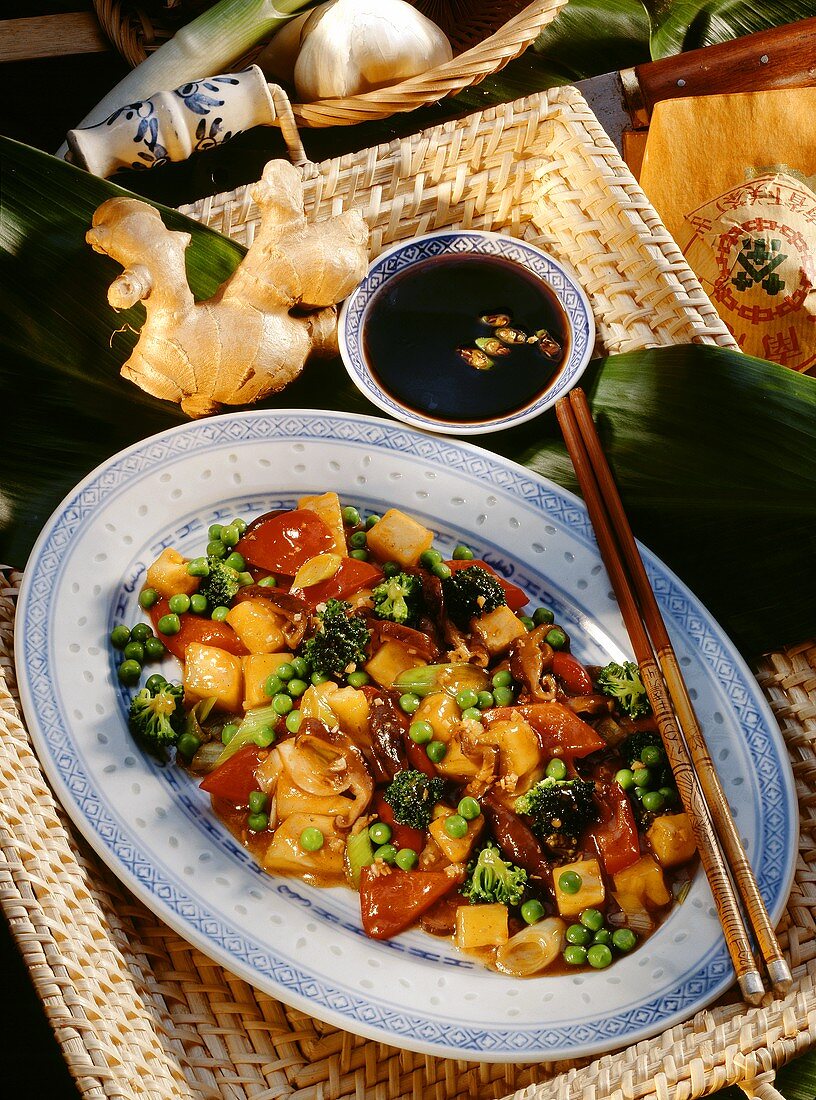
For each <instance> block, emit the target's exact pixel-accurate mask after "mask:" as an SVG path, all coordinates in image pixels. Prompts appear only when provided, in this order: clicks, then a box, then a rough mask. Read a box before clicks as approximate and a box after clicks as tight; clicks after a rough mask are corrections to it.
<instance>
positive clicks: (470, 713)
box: [462, 707, 482, 722]
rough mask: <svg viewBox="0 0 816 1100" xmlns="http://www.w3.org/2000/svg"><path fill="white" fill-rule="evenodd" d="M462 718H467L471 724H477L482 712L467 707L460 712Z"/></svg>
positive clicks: (475, 708)
mask: <svg viewBox="0 0 816 1100" xmlns="http://www.w3.org/2000/svg"><path fill="white" fill-rule="evenodd" d="M462 717H463V718H469V719H470V720H471V721H473V722H479V721H481V718H482V712H481V711H480V710H479V708H478V707H467V708H466V709H465V710H463V711H462Z"/></svg>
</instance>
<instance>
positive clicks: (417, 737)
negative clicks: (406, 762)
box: [408, 718, 434, 745]
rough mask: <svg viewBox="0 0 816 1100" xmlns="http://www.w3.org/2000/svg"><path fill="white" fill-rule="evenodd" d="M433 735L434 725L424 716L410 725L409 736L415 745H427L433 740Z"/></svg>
mask: <svg viewBox="0 0 816 1100" xmlns="http://www.w3.org/2000/svg"><path fill="white" fill-rule="evenodd" d="M433 735H434V731H433V726H432V725H431V723H430V722H426V721H424V720H423V719H422V718H419V719H417V721H416V722H412V723H411V725H410V726H409V727H408V736H409V737H410V738H411V740H412V741H413V742H414V744H415V745H427V744H428V742H429V741H432V740H433Z"/></svg>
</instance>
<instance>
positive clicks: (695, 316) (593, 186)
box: [0, 89, 816, 1100]
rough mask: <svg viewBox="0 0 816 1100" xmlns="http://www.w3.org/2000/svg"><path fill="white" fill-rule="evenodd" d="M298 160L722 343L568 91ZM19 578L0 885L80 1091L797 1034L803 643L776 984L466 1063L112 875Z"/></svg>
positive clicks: (808, 745) (766, 669) (284, 1087)
mask: <svg viewBox="0 0 816 1100" xmlns="http://www.w3.org/2000/svg"><path fill="white" fill-rule="evenodd" d="M310 168H311V170H312V171H311V173H310V178H309V180H308V185H307V198H308V208H309V212H310V216H311V217H313V218H326V217H331V216H332V215H333V214H335V213H336V212H338V211H340V210H342V209H344V208H345V207H348V206H350V205H352V204H354V205H356V206H358V207H359V208H361V209H362V210H363V211H364V213H365V214H366V216H367V218H368V221H369V224H370V226H371V230H372V243H373V250H374V251H375V252H377V251H379V250H381V249H382V248H384V247H385V246H386V245H388V244H390V243H391V242H393V241H395V240H398V239H400V238H404V237H408V236H410V235H411V234H414V233H421V232H426V231H429V230H432V229H434V228H436V227H439V228H441V227H447V226H454V225H458V226H474V227H478V228H484V229H492V230H498V231H504V232H508V233H513V234H515V235H519V236H523V237H525V238H526V239H528V240H531V241H534V242H536V243H539V244H541V245H543V246H544V247H545V248H547V249H548V250H549V251H551V252H553V253H555V254H556V255H557V256H558V257H559V258H560V259H562V260H563V261H565V262H566V263H568V264H571V265H572V266H573V267H574V268H576V269H577V271H578V275H579V278H580V280H581V282H582V283H583V285H584V287H585V288H586V290H587V292H588V294H589V296H590V299H591V301H592V306H593V309H594V312H595V317H596V322H597V326H598V334H599V339H600V343H601V346H602V347H603V348H604V349H606V350H609V351H627V350H634V349H636V348H642V347H645V346H654V345H659V344H669V343H676V342H687V341H698V342H701V343H716V344H720V345H723V346H728V347H733V346H734V344H733V340H732V338H731V336H730V334H729V333H728V331H727V329H726V328H725V326H724V325H723V324H722V322H721V321H720V320H719V318H718V317H717V315H716V313H715V312H714V310H713V308H712V307H711V304H710V302H709V301H708V299H707V298H706V297H705V295H704V294H703V292H702V290H701V289H700V286H699V284H698V282H697V280H696V279H695V277H694V275H693V274H692V272H691V271H690V269H689V268H688V266H687V264H686V262H685V260H684V258H683V256H682V255H681V253H680V252H679V250H678V249H677V247H676V245H675V244H674V242H673V241H672V240H671V238H670V237H669V236H668V234H667V233H666V231H665V229H664V228H663V227H662V225H661V223H660V221H659V220H658V218H657V216H656V215H655V213H654V211H653V210H652V209H651V207H650V206H649V204H648V202H647V200H646V199H645V197H644V196H643V193H642V192H641V191H640V189H639V188H638V186H637V184H636V183H635V181H634V180H633V179H632V177H631V175H630V174H629V172H628V171H627V169H626V168H625V166H624V165H623V164H622V162H621V161H620V158H619V157H618V154H617V152H616V151H615V149H614V147H613V146H612V144H611V142H609V140H608V139H607V138H606V136H605V134H604V133H603V131H602V130H601V129H600V127H599V126H598V124H597V122H596V121H595V119H594V117H593V116H592V114H591V113H590V112H589V110H588V108H587V107H586V104H585V103H584V101H583V100H582V99H581V97H580V96H579V95H578V94H577V93H576V92H575V91H574V90H568V89H559V90H557V91H553V92H550V93H547V94H545V95H540V96H535V97H532V98H530V99H528V100H522V101H520V102H518V103H515V104H507V105H505V106H503V107H501V108H497V109H493V110H490V111H487V112H484V113H483V114H478V115H474V116H472V117H471V118H469V119H467V120H465V121H462V122H459V123H456V124H454V123H448V124H446V125H445V126H441V127H437V128H436V129H434V130H430V131H427V132H425V133H422V134H418V135H416V136H414V137H411V138H408V139H405V140H403V141H399V142H394V143H393V144H392V145H390V146H384V147H382V148H380V149H368V150H365V151H363V152H361V153H356V154H353V155H349V156H346V157H343V158H340V159H339V160H334V161H329V162H327V163H325V164H322V165H317V166H315V165H312V166H310ZM189 212H191V213H193V214H194V215H195V216H196V217H199V218H200V219H201V220H203V221H206V222H208V223H209V224H211V225H214V226H215V227H216V228H219V229H222V230H224V231H226V232H228V233H230V234H231V235H233V236H234V237H237V238H238V239H240V240H241V241H243V242H244V243H246V242H248V241H249V240H251V238H252V234H253V232H254V228H255V226H256V224H257V222H256V214H257V212H256V211H255V210H254V208H253V206H252V203H251V200H250V198H249V195H248V192H247V190H246V189H242V190H241V191H239V192H236V193H233V194H230V195H224V196H218V197H215V198H213V199H208V200H206V201H205V202H203V203H199V204H197V205H196V206H194V207H192V208H190V211H189ZM18 583H19V577H18V576H16V575H13V574H9V575H8V578H7V580H6V581H5V583H4V580H3V576H2V575H1V574H0V833H2V847H1V848H0V902H2V905H3V907H4V910H5V913H6V916H7V918H8V920H9V923H10V925H11V928H12V931H13V932H14V934H15V936H16V938H17V942H18V943H19V945H20V948H21V951H22V953H23V955H24V958H25V960H26V963H27V965H28V967H29V970H30V972H31V975H32V978H33V980H34V982H35V985H36V987H37V989H38V991H39V993H40V995H41V997H42V999H43V1002H44V1005H45V1008H46V1011H47V1013H48V1015H49V1018H50V1020H51V1023H52V1026H53V1028H54V1030H55V1033H56V1035H57V1038H58V1040H59V1041H60V1043H61V1045H62V1049H63V1051H64V1054H65V1057H66V1061H67V1063H68V1065H69V1067H70V1069H71V1071H72V1073H73V1074H74V1076H75V1077H76V1079H77V1082H78V1084H79V1087H80V1090H81V1092H82V1093H83V1096H84V1097H86V1098H87V1100H217V1098H221V1100H275V1098H281V1100H284V1098H285V1100H425V1098H427V1100H493V1098H497V1097H512V1100H602V1098H610V1100H649V1098H652V1097H655V1098H659V1100H670V1098H672V1100H693V1098H694V1097H698V1096H703V1095H705V1094H707V1093H710V1092H713V1091H716V1090H717V1089H721V1088H723V1087H724V1086H726V1085H729V1084H734V1083H737V1084H740V1085H742V1086H743V1087H744V1088H745V1090H746V1091H747V1092H748V1093H749V1094H750V1095H752V1096H756V1097H759V1098H760V1100H780V1097H779V1093H778V1092H777V1091H776V1090H775V1089H774V1087H773V1077H774V1069H775V1067H776V1066H778V1065H780V1064H782V1063H783V1062H786V1061H788V1060H789V1059H791V1058H793V1057H795V1056H796V1055H798V1054H801V1053H803V1052H804V1051H805V1050H806V1049H808V1047H809V1046H810V1045H811V1044H812V1043H814V1042H816V934H815V933H816V928H814V913H816V875H814V871H813V865H814V859H816V646H797V647H794V648H792V649H789V650H786V651H784V652H780V653H775V654H771V655H770V656H769V657H768V658H766V659H764V660H763V661H762V662H761V664H760V666H759V667H758V669H757V675H758V677H759V680H760V683H761V684H762V686H763V688H764V690H765V692H766V695H767V697H768V699H769V701H770V704H771V707H772V708H773V710H774V711H775V713H776V715H777V717H778V719H779V722H780V726H781V729H782V732H783V735H784V737H785V740H786V743H787V745H788V749H789V752H790V755H791V758H792V761H793V769H794V774H795V778H796V786H797V794H798V797H799V806H800V814H801V834H800V840H799V858H798V862H797V868H796V880H795V885H794V887H793V892H792V894H791V898H790V901H789V904H788V909H787V913H786V916H785V918H784V919H783V922H782V926H781V940H782V943H783V946H784V948H785V950H786V952H787V954H788V956H789V959H790V962H791V965H792V968H793V973H794V986H793V988H792V989H791V991H790V993H789V994H788V995H787V996H786V997H785V998H784V999H783V1000H770V999H769V1000H768V1001H767V1002H766V1004H765V1005H764V1006H762V1007H760V1008H756V1009H746V1007H745V1005H743V1004H741V1003H736V1002H735V1000H734V998H733V997H730V998H729V997H727V998H725V999H724V1000H723V1001H722V1002H720V1003H719V1004H718V1005H716V1006H714V1007H712V1008H710V1009H708V1010H705V1011H703V1012H700V1013H698V1014H697V1016H695V1017H694V1018H693V1019H692V1020H690V1021H688V1022H687V1023H685V1024H680V1025H677V1026H675V1027H673V1028H671V1029H670V1030H669V1031H666V1032H664V1033H663V1034H662V1035H660V1036H657V1037H656V1038H654V1039H651V1040H648V1041H643V1042H641V1043H639V1044H637V1045H636V1046H634V1047H630V1048H628V1049H626V1050H623V1051H619V1052H618V1053H616V1054H614V1055H606V1056H604V1057H602V1058H598V1059H595V1060H593V1061H584V1062H581V1063H560V1064H554V1065H538V1066H513V1065H509V1066H503V1065H496V1064H489V1063H481V1064H476V1063H468V1062H463V1061H455V1060H448V1059H439V1058H433V1057H427V1056H425V1055H418V1054H412V1053H410V1052H409V1051H405V1050H401V1049H398V1048H395V1047H390V1046H385V1045H383V1044H379V1043H374V1042H371V1041H368V1040H365V1039H362V1038H359V1037H357V1036H355V1035H351V1034H348V1033H346V1032H343V1031H338V1030H337V1029H336V1028H334V1027H332V1026H330V1025H328V1024H324V1023H321V1022H319V1021H317V1020H314V1019H312V1018H310V1017H308V1016H305V1015H304V1014H303V1013H301V1012H298V1011H295V1010H293V1009H291V1008H288V1007H286V1006H285V1005H283V1004H281V1003H279V1002H278V1001H276V1000H275V999H274V998H272V997H269V996H267V995H266V994H263V993H260V992H258V991H257V990H255V989H254V988H252V987H251V986H249V985H247V984H246V983H245V982H243V981H241V980H239V979H237V978H235V977H234V976H233V975H231V974H229V973H228V972H227V971H225V970H223V969H222V968H221V967H220V966H218V965H216V964H215V963H212V962H210V961H209V960H208V959H207V958H205V957H204V956H203V955H201V954H200V953H199V952H198V951H197V950H195V949H194V948H192V947H191V946H190V945H189V944H187V943H186V942H185V941H183V940H182V939H180V938H179V937H178V936H177V935H176V934H175V933H173V932H172V931H171V930H170V929H169V928H167V927H166V926H165V925H163V924H162V923H161V922H160V921H158V920H157V919H156V917H154V916H153V915H152V913H150V912H149V911H148V910H147V909H145V908H144V906H143V905H142V904H141V903H140V902H138V901H136V900H135V899H134V898H133V897H131V896H130V895H129V894H128V893H127V891H126V890H125V889H124V888H123V887H122V886H121V885H120V884H119V883H118V882H117V880H116V879H115V878H114V877H113V876H112V875H111V874H110V873H109V872H108V871H107V870H106V869H105V868H104V867H103V866H102V865H101V864H100V862H99V861H98V860H97V858H96V857H95V856H94V855H93V853H92V852H91V851H90V850H89V848H88V847H87V846H86V845H85V843H84V842H83V841H82V840H81V839H79V838H77V837H76V835H75V834H74V833H73V831H72V829H71V827H70V825H69V824H68V822H67V820H66V818H65V816H64V815H63V814H62V811H61V810H60V808H59V807H58V806H57V805H56V804H55V802H54V800H53V797H52V796H51V793H50V791H49V789H48V787H47V785H46V783H45V781H44V779H43V776H42V772H41V771H40V768H39V765H38V762H37V759H36V757H35V756H34V753H33V751H32V749H31V744H30V741H29V739H28V735H27V733H26V730H25V728H24V726H23V724H22V721H21V719H20V715H19V710H18V706H17V702H16V698H15V694H14V685H15V675H14V666H13V659H12V656H11V651H12V645H11V634H12V619H13V614H14V598H15V595H16V591H17V587H18Z"/></svg>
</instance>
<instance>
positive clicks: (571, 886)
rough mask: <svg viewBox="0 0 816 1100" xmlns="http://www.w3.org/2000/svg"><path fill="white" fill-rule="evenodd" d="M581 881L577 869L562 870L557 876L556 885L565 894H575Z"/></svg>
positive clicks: (579, 887) (581, 883)
mask: <svg viewBox="0 0 816 1100" xmlns="http://www.w3.org/2000/svg"><path fill="white" fill-rule="evenodd" d="M583 882H584V880H583V879H582V878H581V876H580V875H579V874H578V872H577V871H564V872H562V874H560V875H559V876H558V886H559V888H560V889H561V890H562V892H563V893H565V894H577V893H578V891H579V890H580V889H581V886H582V885H583Z"/></svg>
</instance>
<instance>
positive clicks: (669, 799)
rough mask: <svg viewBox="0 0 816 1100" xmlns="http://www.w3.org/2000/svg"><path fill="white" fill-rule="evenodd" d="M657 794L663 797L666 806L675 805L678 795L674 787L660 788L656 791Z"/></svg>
mask: <svg viewBox="0 0 816 1100" xmlns="http://www.w3.org/2000/svg"><path fill="white" fill-rule="evenodd" d="M658 794H662V795H663V801H664V802H665V803H666V805H667V806H676V805H677V798H678V795H677V790H676V788H675V787H661V788H660V790H659V791H658Z"/></svg>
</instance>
